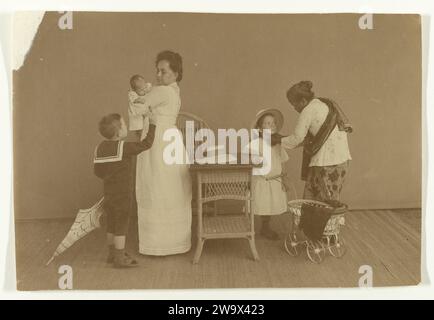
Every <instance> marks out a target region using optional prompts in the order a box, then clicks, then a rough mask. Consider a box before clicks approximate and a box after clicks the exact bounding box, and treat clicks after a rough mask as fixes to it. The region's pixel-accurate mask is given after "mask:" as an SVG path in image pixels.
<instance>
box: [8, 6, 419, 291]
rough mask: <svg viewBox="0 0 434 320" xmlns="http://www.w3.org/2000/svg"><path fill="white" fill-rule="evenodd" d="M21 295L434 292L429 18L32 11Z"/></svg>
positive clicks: (20, 131) (24, 67)
mask: <svg viewBox="0 0 434 320" xmlns="http://www.w3.org/2000/svg"><path fill="white" fill-rule="evenodd" d="M13 54H14V70H13V74H12V86H13V88H12V104H13V108H12V124H13V208H14V216H13V218H12V219H13V225H14V232H15V248H14V249H15V259H16V261H15V263H16V289H17V290H19V291H39V290H65V289H72V290H131V289H235V288H259V289H262V288H358V287H399V286H417V285H419V284H420V283H421V272H422V271H421V270H422V269H423V267H422V263H421V259H422V252H423V250H422V239H423V232H422V230H423V223H422V222H423V219H422V211H421V210H422V208H423V205H422V126H423V125H422V114H423V112H422V110H423V109H422V102H423V99H422V97H423V90H422V89H423V83H422V24H421V16H420V15H419V14H368V13H367V14H364V13H328V14H319V13H310V14H308V13H297V14H296V13H292V14H284V13H280V14H265V13H261V14H253V13H232V14H230V13H187V12H184V13H181V12H90V11H77V12H76V11H46V12H36V11H35V12H30V11H29V12H16V13H15V14H14V17H13Z"/></svg>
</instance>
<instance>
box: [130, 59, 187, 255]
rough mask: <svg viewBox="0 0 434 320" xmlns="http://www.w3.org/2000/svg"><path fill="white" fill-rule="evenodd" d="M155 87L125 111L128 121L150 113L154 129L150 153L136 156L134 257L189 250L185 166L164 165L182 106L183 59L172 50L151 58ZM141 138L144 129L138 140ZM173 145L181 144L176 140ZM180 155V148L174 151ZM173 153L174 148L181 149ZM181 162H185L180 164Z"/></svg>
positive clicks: (177, 131) (180, 140) (180, 139)
mask: <svg viewBox="0 0 434 320" xmlns="http://www.w3.org/2000/svg"><path fill="white" fill-rule="evenodd" d="M156 67H157V82H158V85H157V86H155V87H154V88H153V89H152V90H151V91H150V92H149V93H148V94H146V95H145V96H143V100H142V102H143V103H137V104H134V105H133V106H130V109H131V110H130V112H131V114H132V115H133V116H141V115H145V114H147V113H148V112H149V110H151V112H152V115H151V117H152V118H153V120H154V123H155V124H156V131H155V140H154V144H153V146H152V148H151V149H150V150H148V151H147V152H143V153H141V154H140V155H139V156H138V157H137V171H136V198H137V214H138V229H139V252H140V253H141V254H146V255H170V254H178V253H184V252H187V251H189V250H190V248H191V197H192V189H191V178H190V174H189V171H188V165H187V164H167V163H166V162H165V161H164V160H163V152H164V150H165V148H166V146H168V145H170V144H172V145H173V143H174V142H173V141H164V140H163V135H164V133H165V132H166V131H167V130H171V132H173V130H176V131H175V132H176V133H179V135H181V132H180V131H179V130H177V129H176V118H177V116H178V112H179V110H180V107H181V98H180V92H179V87H178V82H179V81H181V79H182V58H181V56H180V55H179V54H177V53H175V52H172V51H163V52H160V53H159V54H158V56H157V59H156ZM145 135H146V132H145V130H143V132H142V137H143V136H145ZM177 141H178V142H181V143H182V141H183V140H182V137H181V136H179V137H178V139H177ZM179 147H180V148H181V150H183V152H184V154H185V147H184V145H183V144H182V146H179ZM180 148H178V149H180ZM184 163H185V162H184Z"/></svg>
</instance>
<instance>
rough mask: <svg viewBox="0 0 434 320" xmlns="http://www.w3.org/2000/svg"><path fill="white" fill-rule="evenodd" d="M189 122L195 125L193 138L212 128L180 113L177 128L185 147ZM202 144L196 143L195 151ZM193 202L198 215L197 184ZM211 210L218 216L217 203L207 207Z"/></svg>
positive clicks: (193, 207)
mask: <svg viewBox="0 0 434 320" xmlns="http://www.w3.org/2000/svg"><path fill="white" fill-rule="evenodd" d="M187 121H193V123H194V132H192V133H193V136H194V135H196V132H197V131H199V130H200V129H210V127H209V126H208V124H207V123H206V122H205V120H203V119H201V118H200V117H198V116H196V115H194V114H192V113H189V112H179V114H178V118H177V119H176V126H177V127H178V129H179V131H181V133H182V136H183V140H184V145H186V136H187V135H186V133H187V125H186V123H187ZM201 143H202V142H200V141H198V142H197V141H194V150H196V147H197V146H198V145H199V144H201ZM193 179H195V177H193ZM193 188H194V189H193V200H192V209H193V213H194V214H196V213H197V201H196V194H197V192H196V190H195V188H196V184H195V183H194V184H193ZM209 210H211V212H212V213H213V214H214V215H216V214H217V201H214V202H213V205H212V206H211V207H209V206H208V207H206V208H205V211H209Z"/></svg>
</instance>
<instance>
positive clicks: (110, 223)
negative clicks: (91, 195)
mask: <svg viewBox="0 0 434 320" xmlns="http://www.w3.org/2000/svg"><path fill="white" fill-rule="evenodd" d="M131 205H132V195H131V194H129V193H120V194H111V195H105V196H104V211H105V212H106V215H107V233H113V234H114V235H116V236H123V235H126V234H127V233H128V224H129V220H130V211H131Z"/></svg>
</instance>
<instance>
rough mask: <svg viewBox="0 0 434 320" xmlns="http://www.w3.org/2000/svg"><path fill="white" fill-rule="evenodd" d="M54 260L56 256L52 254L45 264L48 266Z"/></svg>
mask: <svg viewBox="0 0 434 320" xmlns="http://www.w3.org/2000/svg"><path fill="white" fill-rule="evenodd" d="M53 260H54V256H52V257H51V258H50V260H48V261H47V263H46V264H45V266H48V265H49V264H50V263H51V262H53Z"/></svg>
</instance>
